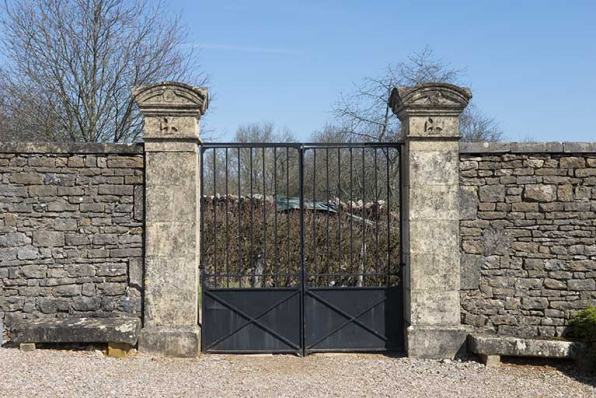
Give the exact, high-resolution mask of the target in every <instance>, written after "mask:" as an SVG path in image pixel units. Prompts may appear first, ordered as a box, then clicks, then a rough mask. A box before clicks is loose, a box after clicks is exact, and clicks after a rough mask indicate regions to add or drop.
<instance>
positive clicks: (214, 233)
mask: <svg viewBox="0 0 596 398" xmlns="http://www.w3.org/2000/svg"><path fill="white" fill-rule="evenodd" d="M216 152H217V149H216V148H213V274H214V275H215V276H214V277H215V287H216V288H217V287H218V285H217V252H218V250H219V249H218V247H217V206H218V203H217V166H216V163H217V162H216V158H217V157H216Z"/></svg>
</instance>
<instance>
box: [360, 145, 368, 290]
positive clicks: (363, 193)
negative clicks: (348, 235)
mask: <svg viewBox="0 0 596 398" xmlns="http://www.w3.org/2000/svg"><path fill="white" fill-rule="evenodd" d="M364 160H365V159H364V147H362V254H361V259H362V275H361V276H360V277H361V278H362V284H363V285H366V277H365V274H366V221H365V220H367V217H368V212H367V211H366V198H365V192H364V186H365V185H366V178H365V176H364V173H365V171H364Z"/></svg>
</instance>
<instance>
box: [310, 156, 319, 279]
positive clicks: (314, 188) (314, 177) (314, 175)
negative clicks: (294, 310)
mask: <svg viewBox="0 0 596 398" xmlns="http://www.w3.org/2000/svg"><path fill="white" fill-rule="evenodd" d="M316 200H317V148H314V149H313V173H312V207H313V208H312V211H311V212H310V214H311V216H312V251H313V268H312V270H313V274H315V286H318V282H319V276H318V275H317V274H319V270H318V268H317V211H316V210H315V206H316V204H315V203H316Z"/></svg>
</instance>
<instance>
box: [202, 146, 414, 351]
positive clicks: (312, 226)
mask: <svg viewBox="0 0 596 398" xmlns="http://www.w3.org/2000/svg"><path fill="white" fill-rule="evenodd" d="M399 150H400V146H399V145H398V144H354V143H342V144H293V143H289V144H287V143H286V144H238V143H231V144H203V145H202V146H201V151H200V164H201V172H202V178H201V201H202V202H201V271H202V272H201V279H202V280H201V288H202V295H201V298H202V319H201V324H202V350H203V352H207V353H296V354H298V355H307V354H309V353H313V352H346V351H354V352H355V351H399V350H401V349H402V348H403V308H402V307H403V303H402V296H403V295H402V288H401V272H402V267H401V258H400V257H401V255H400V247H401V242H400V240H401V234H400V230H401V228H400V209H401V203H400V202H401V195H400V190H399V186H400V176H399V171H400V168H399Z"/></svg>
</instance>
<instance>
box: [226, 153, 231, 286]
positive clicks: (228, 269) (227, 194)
mask: <svg viewBox="0 0 596 398" xmlns="http://www.w3.org/2000/svg"><path fill="white" fill-rule="evenodd" d="M228 179H229V173H228V148H226V275H227V283H226V286H227V287H228V288H229V287H230V231H229V228H230V223H229V215H228V212H229V211H228V202H229V200H230V197H229V187H228V185H229V184H228Z"/></svg>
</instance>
